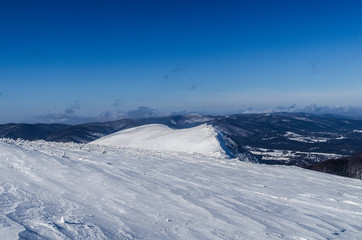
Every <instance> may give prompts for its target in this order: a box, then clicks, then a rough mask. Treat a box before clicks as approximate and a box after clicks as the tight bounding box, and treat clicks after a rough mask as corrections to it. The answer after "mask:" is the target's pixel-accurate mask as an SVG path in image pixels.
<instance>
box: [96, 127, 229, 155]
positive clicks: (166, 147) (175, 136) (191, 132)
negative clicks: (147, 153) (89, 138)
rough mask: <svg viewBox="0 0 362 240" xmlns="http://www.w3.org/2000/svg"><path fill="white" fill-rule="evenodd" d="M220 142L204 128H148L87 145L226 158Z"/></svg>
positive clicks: (135, 129)
mask: <svg viewBox="0 0 362 240" xmlns="http://www.w3.org/2000/svg"><path fill="white" fill-rule="evenodd" d="M221 141H222V140H221V138H220V136H219V134H218V132H217V131H216V130H215V129H214V128H213V127H212V126H210V125H207V124H202V125H200V126H197V127H193V128H187V129H172V128H170V127H168V126H166V125H163V124H148V125H143V126H139V127H134V128H130V129H126V130H122V131H119V132H116V133H113V134H110V135H107V136H105V137H102V138H100V139H97V140H95V141H93V142H91V144H99V145H110V146H118V147H131V148H140V149H147V150H155V151H176V152H187V153H200V154H203V155H206V156H213V157H227V153H228V152H229V151H228V150H227V149H226V147H224V146H225V144H223V143H222V142H221Z"/></svg>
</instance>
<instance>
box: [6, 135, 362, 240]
mask: <svg viewBox="0 0 362 240" xmlns="http://www.w3.org/2000/svg"><path fill="white" fill-rule="evenodd" d="M0 169H1V174H0V239H18V238H20V239H362V225H361V223H362V181H360V180H356V179H349V178H343V177H338V176H334V175H328V174H324V173H319V172H314V171H308V170H304V169H301V168H297V167H288V166H268V165H259V164H251V163H246V162H240V161H236V160H226V159H222V158H213V157H206V156H203V155H200V154H186V153H177V152H153V151H146V150H140V149H139V150H137V151H135V150H134V149H130V148H114V147H110V146H101V145H87V144H85V145H84V144H71V143H68V144H64V143H49V142H42V141H38V142H22V141H11V140H2V141H0Z"/></svg>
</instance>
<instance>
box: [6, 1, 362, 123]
mask: <svg viewBox="0 0 362 240" xmlns="http://www.w3.org/2000/svg"><path fill="white" fill-rule="evenodd" d="M361 12H362V1H342V0H340V1H333V0H329V1H327V0H325V1H318V0H313V1H308V0H303V1H302V0H300V1H297V0H295V1H279V0H275V1H258V0H256V1H255V0H250V1H242V0H239V1H226V0H224V1H212V0H208V1H197V0H193V1H191V0H174V1H173V0H168V1H157V0H153V1H149V0H148V1H146V0H145V1H138V0H130V1H122V0H120V1H76V0H73V1H66V0H61V1H57V0H52V1H48V0H47V1H38V0H33V1H31V0H24V1H18V0H0V83H1V84H0V112H1V115H0V122H1V123H5V122H56V121H58V122H61V121H65V122H69V121H68V120H69V119H67V117H68V118H72V119H73V121H85V120H94V119H95V120H107V119H109V120H111V119H113V118H118V117H121V116H122V114H125V113H127V112H128V111H129V110H130V109H137V108H138V107H139V106H147V107H150V108H153V109H157V110H158V111H159V112H161V113H168V112H177V111H184V110H185V111H196V112H208V113H226V112H237V111H239V109H241V108H245V107H259V108H263V107H264V108H268V107H275V106H279V105H283V106H286V105H291V104H297V105H307V104H310V103H316V104H318V105H331V106H333V105H355V106H361V103H362V79H361V77H362V14H361ZM74 119H76V120H74ZM77 119H78V120H77Z"/></svg>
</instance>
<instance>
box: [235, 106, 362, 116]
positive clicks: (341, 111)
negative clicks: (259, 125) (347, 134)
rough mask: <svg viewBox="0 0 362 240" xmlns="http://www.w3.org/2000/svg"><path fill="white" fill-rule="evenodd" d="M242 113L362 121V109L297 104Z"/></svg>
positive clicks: (250, 109)
mask: <svg viewBox="0 0 362 240" xmlns="http://www.w3.org/2000/svg"><path fill="white" fill-rule="evenodd" d="M240 112H241V113H246V114H248V113H277V112H292V113H298V112H301V113H312V114H317V115H327V116H334V117H337V118H346V117H347V118H352V119H362V107H354V106H350V105H346V106H318V105H316V104H310V105H307V106H304V107H299V106H297V105H296V104H293V105H291V106H287V107H285V106H278V107H275V108H271V109H258V108H253V107H249V108H245V109H241V110H240Z"/></svg>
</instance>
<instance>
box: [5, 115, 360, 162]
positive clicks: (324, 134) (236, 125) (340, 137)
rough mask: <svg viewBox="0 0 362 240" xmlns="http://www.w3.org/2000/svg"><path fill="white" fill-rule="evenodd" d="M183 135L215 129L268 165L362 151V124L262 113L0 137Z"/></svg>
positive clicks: (18, 128) (21, 128) (47, 127)
mask: <svg viewBox="0 0 362 240" xmlns="http://www.w3.org/2000/svg"><path fill="white" fill-rule="evenodd" d="M151 123H158V124H164V125H166V126H169V127H171V128H174V129H182V128H189V127H194V126H198V125H201V124H204V123H206V124H209V125H212V126H213V127H214V128H215V129H216V130H217V131H219V133H220V135H221V136H222V138H223V141H224V143H225V144H226V146H227V147H228V148H229V149H231V150H232V153H233V155H234V157H239V158H240V159H241V160H244V161H250V162H256V163H266V164H290V165H305V164H312V163H316V162H320V161H324V160H327V159H336V158H340V157H345V156H349V155H351V154H354V153H357V152H360V151H362V145H361V142H362V120H352V119H346V118H342V117H335V116H330V115H322V116H320V115H314V114H310V113H293V112H284V113H270V114H269V113H263V114H235V115H229V116H208V115H199V114H188V115H178V116H169V117H156V118H145V119H122V120H118V121H112V122H104V123H86V124H80V125H64V124H3V125H0V137H5V138H12V139H17V138H21V139H24V140H45V141H55V142H76V143H88V142H91V141H93V140H96V139H98V138H100V137H103V136H105V135H108V134H111V133H114V132H117V131H120V130H123V129H127V128H132V127H136V126H141V125H145V124H151Z"/></svg>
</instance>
